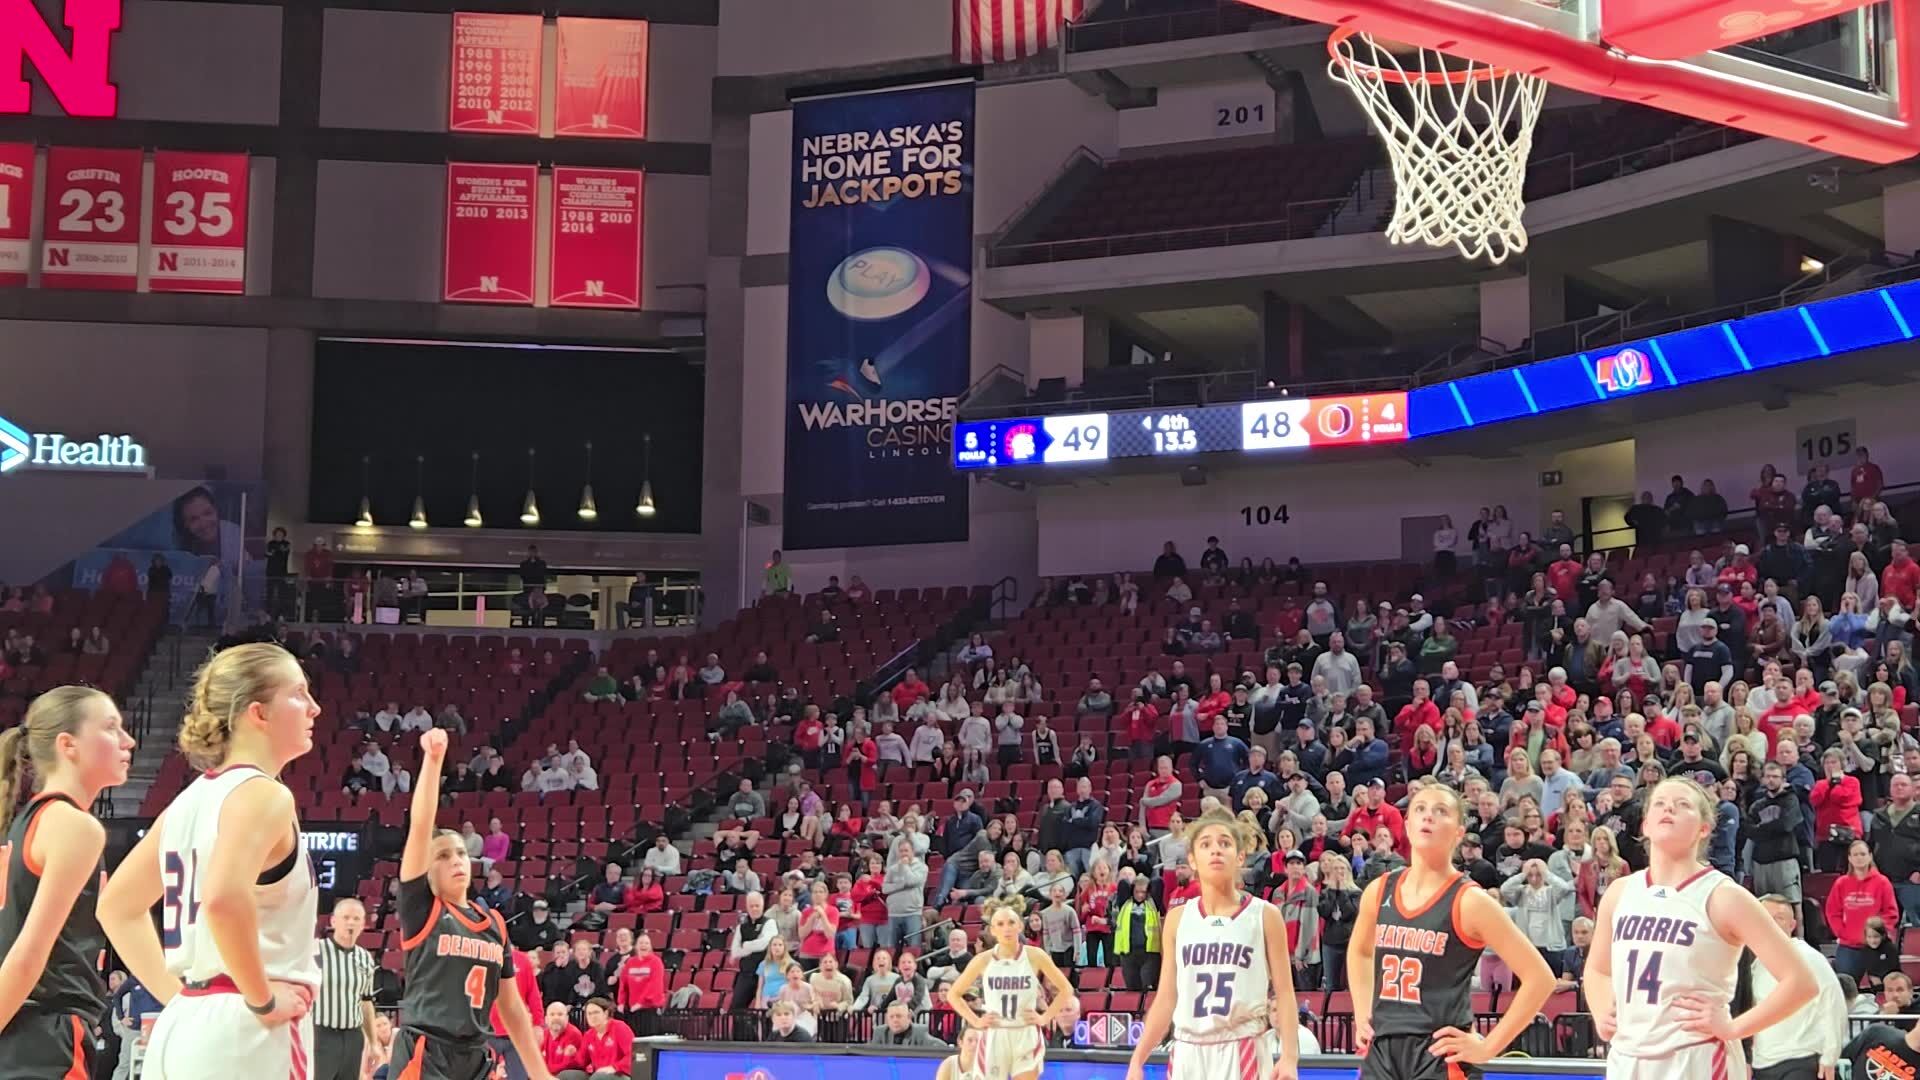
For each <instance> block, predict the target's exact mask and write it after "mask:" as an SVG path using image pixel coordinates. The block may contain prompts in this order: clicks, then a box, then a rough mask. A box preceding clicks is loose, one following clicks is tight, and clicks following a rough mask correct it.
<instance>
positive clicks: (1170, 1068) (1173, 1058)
mask: <svg viewBox="0 0 1920 1080" xmlns="http://www.w3.org/2000/svg"><path fill="white" fill-rule="evenodd" d="M1263 1035H1264V1033H1263ZM1272 1068H1273V1060H1272V1058H1270V1057H1268V1056H1267V1043H1266V1039H1265V1038H1263V1036H1262V1035H1251V1036H1248V1037H1247V1038H1244V1039H1228V1040H1226V1041H1224V1042H1216V1043H1190V1042H1180V1041H1179V1040H1177V1039H1176V1040H1174V1042H1173V1043H1172V1046H1171V1049H1169V1050H1168V1051H1167V1080H1265V1077H1266V1075H1267V1073H1268V1072H1269V1071H1270V1070H1271V1069H1272ZM1669 1080H1670V1078H1669Z"/></svg>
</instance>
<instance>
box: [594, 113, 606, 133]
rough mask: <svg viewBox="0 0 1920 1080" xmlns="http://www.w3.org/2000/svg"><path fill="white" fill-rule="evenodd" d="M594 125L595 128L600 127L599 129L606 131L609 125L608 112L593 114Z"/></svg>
mask: <svg viewBox="0 0 1920 1080" xmlns="http://www.w3.org/2000/svg"><path fill="white" fill-rule="evenodd" d="M593 126H594V127H595V128H597V129H599V130H601V131H605V130H606V129H607V126H608V124H607V114H606V113H594V114H593Z"/></svg>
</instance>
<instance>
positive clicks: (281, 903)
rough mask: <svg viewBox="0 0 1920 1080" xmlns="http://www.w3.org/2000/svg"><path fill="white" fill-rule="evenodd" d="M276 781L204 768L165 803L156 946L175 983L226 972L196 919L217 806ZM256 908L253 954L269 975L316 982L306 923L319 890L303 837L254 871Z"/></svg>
mask: <svg viewBox="0 0 1920 1080" xmlns="http://www.w3.org/2000/svg"><path fill="white" fill-rule="evenodd" d="M255 782H261V783H279V781H277V780H274V779H273V778H272V777H269V776H267V774H265V773H263V772H261V771H260V770H259V769H256V768H254V767H253V766H251V765H236V766H232V767H229V768H225V769H219V770H216V771H214V772H209V773H205V774H203V775H202V776H200V777H199V778H198V779H196V780H194V782H193V783H191V784H188V785H187V789H186V790H185V791H182V792H181V793H180V794H179V796H178V797H176V798H175V799H174V800H173V803H172V805H170V806H168V807H167V809H166V813H165V814H164V815H162V819H161V823H160V881H161V885H162V888H163V890H164V891H163V892H162V894H161V898H160V944H161V945H162V946H164V947H165V949H166V956H167V970H168V971H170V972H172V973H173V974H174V975H175V976H177V977H178V978H179V979H180V980H181V981H182V982H187V983H200V982H206V981H207V980H208V979H211V978H213V977H214V976H216V975H224V974H227V971H226V968H225V965H224V964H223V963H222V962H221V960H220V949H219V947H218V946H216V945H215V944H214V942H213V932H212V930H211V929H210V928H209V927H208V925H207V923H206V922H205V921H204V920H203V919H202V918H201V912H200V875H201V874H202V873H204V872H205V871H206V868H207V867H208V866H210V865H212V863H213V849H214V844H215V843H216V842H217V841H218V840H219V835H220V810H221V808H222V807H223V806H224V805H225V804H226V801H227V796H229V795H231V794H233V792H234V791H235V790H236V789H238V788H239V787H240V785H242V784H248V783H255ZM253 895H254V902H255V904H256V905H257V907H258V909H259V913H260V914H259V919H260V959H261V961H262V963H263V964H264V965H265V967H266V971H267V977H268V978H269V979H278V980H281V981H284V982H293V983H301V984H303V985H306V986H316V987H317V986H319V985H320V958H319V955H318V953H316V952H315V950H314V947H313V928H314V925H315V924H316V923H317V922H318V921H319V918H320V888H319V885H318V883H317V882H316V881H315V879H314V873H313V862H312V860H310V859H309V858H308V857H307V846H306V843H305V841H304V840H303V838H302V837H300V836H299V834H298V833H297V832H296V833H295V835H294V845H293V853H292V854H291V855H289V856H288V857H287V859H286V860H285V861H284V862H282V863H281V864H280V865H278V866H275V867H273V868H272V869H270V870H268V871H267V872H266V873H264V874H261V875H260V880H259V881H258V883H256V884H255V886H254V893H253Z"/></svg>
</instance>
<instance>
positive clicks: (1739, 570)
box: [1715, 544, 1760, 591]
mask: <svg viewBox="0 0 1920 1080" xmlns="http://www.w3.org/2000/svg"><path fill="white" fill-rule="evenodd" d="M1752 555H1753V549H1752V548H1749V547H1748V546H1747V545H1745V544H1735V545H1733V557H1732V558H1731V559H1728V560H1727V565H1725V566H1723V567H1721V568H1720V573H1719V574H1718V575H1717V576H1716V578H1715V580H1716V581H1718V582H1719V583H1720V584H1722V585H1725V586H1727V587H1728V588H1731V589H1734V590H1736V591H1737V590H1738V589H1739V588H1740V584H1741V583H1742V582H1746V583H1747V584H1750V585H1756V586H1757V585H1758V584H1759V583H1760V568H1759V567H1757V566H1755V565H1753V559H1752V558H1751V556H1752Z"/></svg>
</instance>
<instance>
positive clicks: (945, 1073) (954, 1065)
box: [933, 1027, 987, 1080]
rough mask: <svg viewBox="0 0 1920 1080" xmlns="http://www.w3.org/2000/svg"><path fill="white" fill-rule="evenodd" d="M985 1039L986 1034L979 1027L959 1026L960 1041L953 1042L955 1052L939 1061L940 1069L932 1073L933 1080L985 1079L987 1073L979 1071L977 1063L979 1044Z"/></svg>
mask: <svg viewBox="0 0 1920 1080" xmlns="http://www.w3.org/2000/svg"><path fill="white" fill-rule="evenodd" d="M985 1040H986V1035H985V1033H983V1032H982V1031H981V1030H980V1029H979V1028H971V1027H967V1028H961V1029H960V1041H959V1042H958V1043H956V1044H954V1050H956V1051H957V1053H955V1054H954V1055H953V1056H952V1057H950V1058H948V1059H947V1060H945V1061H943V1062H941V1063H940V1071H939V1072H936V1073H934V1074H933V1080H986V1077H987V1074H986V1073H983V1072H981V1071H980V1070H979V1067H978V1064H977V1059H978V1058H979V1057H980V1044H981V1043H982V1042H983V1041H985Z"/></svg>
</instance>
